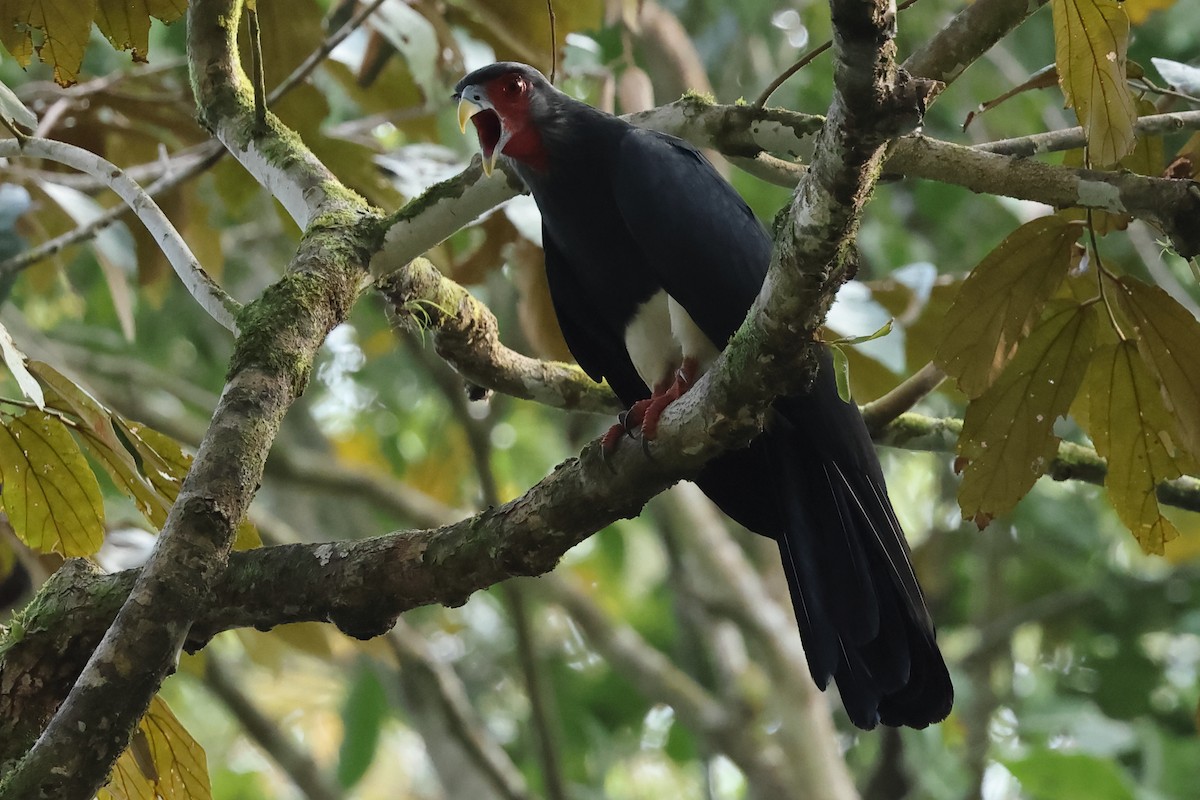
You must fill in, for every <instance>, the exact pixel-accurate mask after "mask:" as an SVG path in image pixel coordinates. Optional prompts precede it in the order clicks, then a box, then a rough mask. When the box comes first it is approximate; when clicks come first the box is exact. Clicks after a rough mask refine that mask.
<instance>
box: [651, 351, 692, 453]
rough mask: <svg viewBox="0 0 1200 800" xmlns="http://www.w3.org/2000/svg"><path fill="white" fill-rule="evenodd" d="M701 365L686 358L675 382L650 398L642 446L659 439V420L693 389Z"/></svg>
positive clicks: (676, 374)
mask: <svg viewBox="0 0 1200 800" xmlns="http://www.w3.org/2000/svg"><path fill="white" fill-rule="evenodd" d="M699 373H700V365H699V364H697V363H696V359H694V358H685V359H684V360H683V364H681V365H680V367H679V369H678V371H676V373H675V380H673V381H672V382H671V385H670V386H668V387H667V388H666V390H664V391H662V392H656V393H655V394H654V396H652V397H651V398H650V401H649V405H647V406H646V410H645V412H644V413H643V415H642V446H643V449H644V448H645V446H646V442H652V441H654V440H655V439H657V438H658V420H659V418H660V417H662V415H663V412H664V411H666V410H667V406H669V405H671V403H674V402H675V401H676V400H678V399H679V398H680V397H683V395H685V394H686V393H687V390H688V389H691V388H692V386H693V384H695V383H696V379H697V378H698V377H699V376H700V375H699Z"/></svg>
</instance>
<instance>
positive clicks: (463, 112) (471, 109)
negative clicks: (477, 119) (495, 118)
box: [458, 97, 483, 133]
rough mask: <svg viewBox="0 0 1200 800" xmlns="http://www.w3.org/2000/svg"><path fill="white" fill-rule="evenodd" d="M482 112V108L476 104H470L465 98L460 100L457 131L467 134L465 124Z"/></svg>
mask: <svg viewBox="0 0 1200 800" xmlns="http://www.w3.org/2000/svg"><path fill="white" fill-rule="evenodd" d="M480 111H483V106H481V105H479V104H478V103H472V102H471V101H470V100H468V99H467V98H465V97H464V98H462V99H460V100H459V101H458V129H459V130H460V131H462V132H463V133H466V132H467V123H468V122H470V121H471V117H473V116H475V115H476V114H478V113H479V112H480Z"/></svg>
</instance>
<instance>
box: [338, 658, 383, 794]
mask: <svg viewBox="0 0 1200 800" xmlns="http://www.w3.org/2000/svg"><path fill="white" fill-rule="evenodd" d="M387 714H388V699H387V694H386V693H385V692H384V690H383V684H382V683H380V682H379V676H378V675H376V674H375V670H373V669H372V668H371V666H370V665H369V664H367V663H365V662H364V664H363V665H362V666H361V667H360V668H359V670H358V676H357V678H356V679H355V681H354V685H353V686H352V687H351V688H350V695H349V696H348V697H347V698H346V704H345V705H344V706H343V707H342V724H343V728H344V730H345V734H344V736H343V738H342V746H341V749H340V750H339V751H338V766H337V780H338V783H339V784H340V785H341V786H342V788H344V789H349V788H350V787H352V786H354V785H355V784H356V783H358V782H359V781H360V780H362V777H363V776H364V775H366V774H367V770H368V769H369V768H370V767H371V762H372V761H373V760H374V759H375V748H376V746H377V745H378V744H379V733H380V731H381V730H382V728H383V721H384V720H385V719H387Z"/></svg>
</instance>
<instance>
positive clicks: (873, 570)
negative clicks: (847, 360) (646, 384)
mask: <svg viewBox="0 0 1200 800" xmlns="http://www.w3.org/2000/svg"><path fill="white" fill-rule="evenodd" d="M826 360H828V359H826ZM697 483H698V484H699V485H700V487H701V488H702V489H703V490H704V491H705V493H706V494H708V496H709V497H710V498H712V499H713V500H714V501H715V502H716V503H717V504H718V505H719V506H721V508H722V509H723V510H724V511H725V513H727V514H729V515H730V516H731V517H733V518H734V519H736V520H738V521H739V522H741V523H742V524H743V525H745V526H746V527H748V528H750V529H751V530H753V531H756V532H758V533H761V534H764V535H767V536H770V537H772V538H774V539H775V540H776V541H777V542H778V543H779V551H780V555H781V557H782V560H783V567H784V573H785V574H786V575H787V579H788V587H789V589H790V591H791V596H792V602H793V605H794V606H795V609H796V617H797V620H798V622H799V627H800V633H801V638H802V639H803V641H804V648H805V653H806V655H807V657H808V665H809V669H810V670H811V672H812V675H813V679H814V680H815V681H816V683H817V685H818V686H820V687H821V688H825V687H826V686H827V685H828V683H829V680H830V678H832V679H833V680H834V681H835V682H836V683H837V686H838V691H839V693H840V694H841V697H842V702H843V704H844V705H845V707H846V711H847V713H848V714H849V716H850V719H851V721H852V722H853V723H854V724H855V725H857V726H859V727H861V728H867V729H869V728H873V727H874V726H875V725H876V724H878V723H879V722H883V723H884V724H885V725H908V726H911V727H918V728H919V727H925V726H926V725H929V724H930V723H933V722H937V721H940V720H942V719H944V718H945V717H946V715H947V714H949V712H950V706H951V704H952V702H953V696H954V694H953V687H952V686H951V684H950V676H949V673H948V671H947V669H946V664H945V661H944V660H943V659H942V654H941V651H940V650H939V649H938V646H937V642H936V641H935V637H934V630H933V624H932V621H931V619H930V616H929V612H928V610H927V609H926V607H925V601H924V598H923V597H922V595H921V590H920V587H919V586H918V584H917V579H916V575H915V574H914V572H913V569H912V564H911V562H910V560H909V551H908V544H907V542H906V540H905V539H904V533H903V531H902V530H901V528H900V524H899V522H898V521H897V520H896V516H895V512H894V511H893V510H892V507H891V503H890V501H889V500H888V497H887V489H886V486H885V484H884V480H883V473H882V470H881V469H880V467H879V462H878V459H877V457H876V456H875V452H874V448H873V446H872V444H871V441H870V437H869V436H868V434H867V431H866V426H865V425H864V424H863V421H862V417H861V416H860V415H859V413H858V409H857V408H856V407H855V406H853V405H852V404H848V403H845V402H843V401H842V400H841V399H840V398H839V397H838V395H837V390H836V387H835V386H834V384H833V377H832V370H831V369H830V368H828V365H824V368H823V369H822V370H821V372H820V373H819V375H818V380H817V383H816V385H815V386H814V388H813V390H812V392H811V393H809V394H807V395H799V396H794V397H788V398H781V399H780V400H779V401H777V402H776V404H775V406H774V408H773V413H772V418H771V419H770V420H769V422H768V426H767V431H766V432H765V433H764V434H763V435H762V436H760V437H759V438H758V439H756V440H755V441H754V442H753V443H752V444H751V445H750V447H748V448H746V449H745V450H740V451H737V452H733V453H728V454H726V455H724V456H722V457H720V458H718V459H716V460H715V461H713V462H710V464H709V465H708V466H706V467H705V469H704V470H703V472H702V473H701V475H700V476H699V477H698V478H697Z"/></svg>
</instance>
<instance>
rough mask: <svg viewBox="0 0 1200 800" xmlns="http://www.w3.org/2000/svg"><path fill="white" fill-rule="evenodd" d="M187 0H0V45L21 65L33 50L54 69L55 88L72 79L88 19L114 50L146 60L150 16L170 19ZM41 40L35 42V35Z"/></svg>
mask: <svg viewBox="0 0 1200 800" xmlns="http://www.w3.org/2000/svg"><path fill="white" fill-rule="evenodd" d="M186 9H187V0H0V44H3V45H4V47H5V48H6V49H7V50H8V52H10V53H12V56H13V58H15V59H16V60H17V63H19V64H20V65H21V66H22V67H28V66H29V63H30V61H32V60H33V54H34V51H35V50H36V52H37V54H38V56H39V57H40V58H41V59H42V60H43V61H45V62H46V63H47V64H49V65H50V66H51V67H53V68H54V80H55V81H56V82H58V84H59V85H60V86H70V85H72V84H73V83H75V82H76V79H77V78H78V75H79V67H80V64H82V63H83V53H84V49H85V48H86V47H87V43H88V39H89V37H90V36H91V31H92V22H93V21H95V23H96V24H97V25H98V26H99V28H100V32H101V33H103V34H104V35H105V37H107V38H108V40H109V41H110V42H112V44H113V47H116V48H117V49H118V50H130V51H132V53H133V58H134V60H135V61H145V60H146V54H147V50H148V49H149V35H150V18H151V17H154V18H156V19H159V20H162V21H163V22H174V21H175V20H177V19H179V18H180V17H181V16H183V12H184V11H185V10H186ZM35 35H36V37H37V38H38V39H39V40H40V42H41V43H40V44H38V45H37V46H36V47H35V46H34V38H35Z"/></svg>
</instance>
